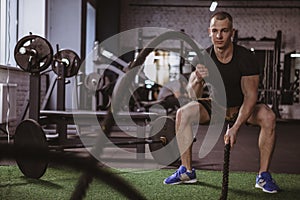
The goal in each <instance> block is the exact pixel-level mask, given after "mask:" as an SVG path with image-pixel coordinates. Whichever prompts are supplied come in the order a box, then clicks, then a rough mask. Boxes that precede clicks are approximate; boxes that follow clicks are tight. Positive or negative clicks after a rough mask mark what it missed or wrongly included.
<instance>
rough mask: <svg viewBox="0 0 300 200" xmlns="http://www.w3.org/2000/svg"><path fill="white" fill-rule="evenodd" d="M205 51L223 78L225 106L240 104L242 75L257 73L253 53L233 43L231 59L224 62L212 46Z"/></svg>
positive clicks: (241, 99) (256, 64) (241, 98)
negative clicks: (218, 57)
mask: <svg viewBox="0 0 300 200" xmlns="http://www.w3.org/2000/svg"><path fill="white" fill-rule="evenodd" d="M207 52H208V53H209V55H210V56H211V58H212V60H213V61H214V63H215V64H216V66H217V68H218V70H219V72H220V75H221V77H222V79H223V82H224V87H225V92H226V100H227V107H235V106H240V105H242V103H243V98H244V97H243V93H242V88H241V78H242V76H251V75H258V74H259V66H258V62H257V60H256V58H255V55H254V54H253V53H252V52H251V51H249V50H248V49H246V48H245V47H242V46H239V45H234V47H233V56H232V59H231V61H230V62H228V63H226V64H224V63H221V62H220V61H219V60H218V59H217V57H216V55H215V52H214V49H213V47H212V46H211V47H209V48H208V49H207ZM193 63H194V62H193ZM208 70H209V69H208ZM211 75H212V74H210V76H211Z"/></svg>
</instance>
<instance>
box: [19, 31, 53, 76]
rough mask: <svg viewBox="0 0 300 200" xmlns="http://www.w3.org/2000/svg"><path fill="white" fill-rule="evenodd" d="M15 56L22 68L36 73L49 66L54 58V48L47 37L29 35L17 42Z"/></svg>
mask: <svg viewBox="0 0 300 200" xmlns="http://www.w3.org/2000/svg"><path fill="white" fill-rule="evenodd" d="M14 56H15V60H16V63H17V64H18V65H19V66H20V67H21V69H23V70H24V71H26V72H30V73H36V72H41V71H44V70H45V69H47V68H48V67H49V65H50V64H51V62H52V58H53V49H52V47H51V45H50V43H49V42H48V41H47V40H46V39H44V38H42V37H40V36H37V35H28V36H25V37H23V38H22V39H20V40H19V41H18V42H17V44H16V46H15V49H14Z"/></svg>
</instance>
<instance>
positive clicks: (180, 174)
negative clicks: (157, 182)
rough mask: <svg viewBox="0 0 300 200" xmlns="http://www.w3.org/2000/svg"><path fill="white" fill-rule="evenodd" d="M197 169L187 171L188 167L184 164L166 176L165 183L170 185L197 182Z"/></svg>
mask: <svg viewBox="0 0 300 200" xmlns="http://www.w3.org/2000/svg"><path fill="white" fill-rule="evenodd" d="M196 182H197V179H196V171H195V169H192V172H187V170H186V168H185V167H184V166H182V165H181V166H180V167H179V168H178V170H177V171H176V172H175V173H174V174H172V175H171V176H169V177H168V178H166V179H165V180H164V184H168V185H176V184H180V183H196Z"/></svg>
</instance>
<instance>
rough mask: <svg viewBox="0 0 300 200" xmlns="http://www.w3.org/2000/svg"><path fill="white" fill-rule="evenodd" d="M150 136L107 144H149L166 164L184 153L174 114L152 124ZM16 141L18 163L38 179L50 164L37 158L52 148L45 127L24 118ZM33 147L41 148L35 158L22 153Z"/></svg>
mask: <svg viewBox="0 0 300 200" xmlns="http://www.w3.org/2000/svg"><path fill="white" fill-rule="evenodd" d="M149 135H150V136H149V137H148V138H144V139H143V140H139V141H124V142H110V143H106V144H105V146H112V145H133V144H136V145H138V144H148V145H149V149H150V152H151V155H152V156H153V158H154V160H155V161H156V162H157V163H159V164H162V165H167V164H170V162H172V161H173V162H174V161H176V160H177V159H178V158H179V156H180V154H179V150H178V147H177V143H176V137H175V122H174V120H173V119H172V118H171V117H167V116H162V117H159V118H157V119H156V120H154V121H153V122H152V123H151V128H150V133H149ZM14 144H15V146H16V149H18V150H19V152H17V155H16V162H17V165H18V167H19V169H20V171H21V172H22V173H23V174H24V175H25V176H26V177H29V178H35V179H38V178H40V177H42V176H43V175H44V173H45V172H46V169H47V167H48V159H47V158H43V159H36V158H35V157H36V156H37V155H36V156H35V153H38V155H39V156H40V155H41V154H44V155H45V156H46V155H47V154H48V152H49V151H51V150H52V149H51V147H49V146H48V142H47V139H46V134H45V132H44V130H43V129H42V127H41V126H40V125H39V123H38V122H36V121H35V120H33V119H26V120H23V121H22V122H21V123H20V124H19V125H18V126H17V128H16V132H15V136H14ZM31 147H34V148H35V149H40V150H39V152H32V159H28V157H25V158H24V157H23V156H22V152H26V151H28V150H29V149H30V148H31Z"/></svg>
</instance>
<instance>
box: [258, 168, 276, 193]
mask: <svg viewBox="0 0 300 200" xmlns="http://www.w3.org/2000/svg"><path fill="white" fill-rule="evenodd" d="M255 187H256V188H260V189H262V191H264V192H267V193H277V192H278V191H279V190H280V189H279V187H278V186H277V185H276V183H275V181H274V180H273V179H272V176H271V174H270V173H269V172H263V173H261V174H259V175H257V176H256V184H255Z"/></svg>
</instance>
